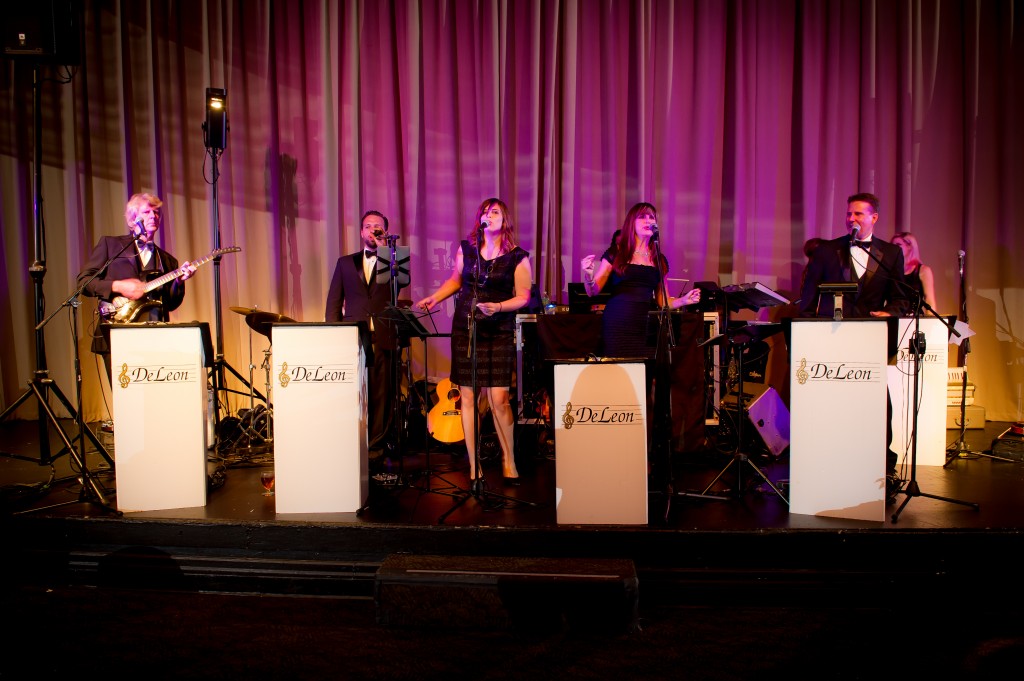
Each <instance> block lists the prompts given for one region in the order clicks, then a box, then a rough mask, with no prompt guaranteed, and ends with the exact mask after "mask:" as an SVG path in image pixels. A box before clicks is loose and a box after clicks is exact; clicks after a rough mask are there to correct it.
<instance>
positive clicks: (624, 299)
mask: <svg viewBox="0 0 1024 681" xmlns="http://www.w3.org/2000/svg"><path fill="white" fill-rule="evenodd" d="M601 257H602V258H604V259H605V260H606V261H608V263H609V264H611V263H612V262H613V261H614V259H615V256H614V253H613V252H612V251H611V250H607V251H605V253H604V255H603V256H601ZM660 280H661V276H660V275H659V273H658V268H656V267H653V266H651V265H633V264H629V265H626V271H625V272H624V273H623V274H619V273H618V272H616V271H615V270H614V269H613V270H612V272H611V274H610V275H609V276H608V281H607V282H605V285H604V288H603V289H602V293H607V294H609V297H608V302H607V303H606V304H605V306H604V313H603V315H602V319H601V337H602V342H603V350H602V354H603V355H604V356H605V357H643V358H645V359H647V358H650V357H652V356H653V354H654V347H653V345H652V344H650V343H649V341H648V321H649V319H650V314H649V313H650V311H651V304H652V302H653V300H654V292H655V291H656V290H657V288H658V282H659V281H660Z"/></svg>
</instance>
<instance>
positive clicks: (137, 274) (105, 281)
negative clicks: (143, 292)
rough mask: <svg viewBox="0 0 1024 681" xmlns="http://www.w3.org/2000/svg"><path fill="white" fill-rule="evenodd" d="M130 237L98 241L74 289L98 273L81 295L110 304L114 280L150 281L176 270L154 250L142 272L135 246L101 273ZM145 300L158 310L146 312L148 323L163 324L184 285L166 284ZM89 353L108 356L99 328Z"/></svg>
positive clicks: (178, 282)
mask: <svg viewBox="0 0 1024 681" xmlns="http://www.w3.org/2000/svg"><path fill="white" fill-rule="evenodd" d="M131 240H132V236H131V235H130V234H125V235H123V236H105V237H101V238H100V240H99V242H98V243H97V244H96V246H95V248H93V249H92V253H90V254H89V259H88V260H87V261H86V263H85V267H84V268H83V269H82V271H81V272H80V273H79V275H78V286H81V285H82V284H83V283H84V282H85V281H86V280H87V279H88V278H89V277H91V276H92V275H93V274H96V273H97V272H99V276H98V277H96V278H95V279H93V280H92V281H91V282H89V284H88V285H87V286H86V287H85V294H86V295H88V296H93V297H96V298H99V299H101V300H105V301H107V302H110V301H111V300H113V299H114V298H115V297H117V296H118V294H117V293H114V291H113V289H112V288H111V287H112V286H113V285H114V282H115V281H117V280H118V279H141V280H143V281H146V280H147V279H153V278H155V277H156V276H158V275H161V274H166V273H167V272H170V271H172V270H176V269H178V261H177V260H176V259H175V258H174V256H172V255H171V254H170V253H168V252H167V251H165V250H164V249H162V248H160V247H159V246H156V245H155V244H154V246H155V248H154V251H153V258H152V259H151V260H150V261H149V266H148V267H146V268H143V265H142V258H141V257H140V256H139V250H138V248H136V247H135V246H129V247H128V248H127V250H125V251H124V253H122V254H121V255H119V256H118V257H117V258H116V259H115V260H114V261H113V262H111V263H110V265H109V266H107V268H106V269H101V268H102V267H103V265H104V264H106V262H107V261H108V260H110V258H112V257H113V256H114V255H115V254H117V252H118V251H120V250H121V249H122V248H124V246H125V244H128V243H129V242H131ZM149 298H150V299H152V300H159V301H160V306H159V307H156V308H153V309H151V310H150V311H149V316H148V318H147V319H148V320H149V321H154V322H166V321H168V320H169V318H170V317H169V313H170V312H172V311H174V310H176V309H178V307H179V306H180V305H181V301H182V300H184V298H185V282H183V281H182V280H181V279H175V280H173V281H170V282H168V283H166V284H164V285H163V286H161V287H160V288H158V289H156V290H154V291H150V293H149ZM92 351H93V352H100V353H105V352H110V346H109V343H108V341H107V339H106V335H105V334H103V333H102V332H101V325H100V324H97V325H96V329H95V330H94V331H93V337H92Z"/></svg>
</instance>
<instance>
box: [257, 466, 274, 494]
mask: <svg viewBox="0 0 1024 681" xmlns="http://www.w3.org/2000/svg"><path fill="white" fill-rule="evenodd" d="M260 484H261V485H263V489H264V490H266V491H265V492H263V496H265V497H272V496H274V471H272V470H269V471H260Z"/></svg>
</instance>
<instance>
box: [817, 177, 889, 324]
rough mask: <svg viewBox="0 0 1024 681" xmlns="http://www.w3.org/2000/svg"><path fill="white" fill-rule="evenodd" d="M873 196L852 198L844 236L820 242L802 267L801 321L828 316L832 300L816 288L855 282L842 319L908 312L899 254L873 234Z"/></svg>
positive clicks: (875, 203) (875, 208) (845, 299)
mask: <svg viewBox="0 0 1024 681" xmlns="http://www.w3.org/2000/svg"><path fill="white" fill-rule="evenodd" d="M876 222H878V197H876V196H875V195H874V194H867V193H864V194H854V195H853V196H851V197H850V198H848V199H847V209H846V228H847V230H848V231H849V232H850V234H849V235H848V236H841V237H839V238H838V239H832V240H831V241H825V242H823V243H821V244H820V245H819V246H818V247H817V248H816V249H815V250H814V252H813V253H811V256H810V260H809V261H808V263H807V270H806V273H805V276H804V280H803V286H802V287H801V290H800V316H801V317H816V316H817V317H831V316H832V313H833V301H832V296H830V295H826V296H820V295H819V293H818V285H819V284H824V283H837V282H844V281H853V282H857V294H856V295H855V296H844V297H843V317H844V318H845V317H890V316H895V317H898V316H900V315H902V314H903V313H904V312H905V311H906V308H907V299H906V294H905V292H904V290H905V289H904V286H903V251H902V250H901V249H900V247H899V246H896V245H895V244H891V243H889V242H887V241H882V240H881V239H879V238H878V237H876V236H875V235H874V227H875V223H876Z"/></svg>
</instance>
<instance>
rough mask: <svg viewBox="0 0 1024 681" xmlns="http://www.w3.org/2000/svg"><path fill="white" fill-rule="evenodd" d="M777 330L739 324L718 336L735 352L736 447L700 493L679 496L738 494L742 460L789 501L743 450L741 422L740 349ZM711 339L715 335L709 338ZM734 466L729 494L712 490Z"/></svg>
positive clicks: (743, 397) (741, 484) (743, 413)
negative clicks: (731, 488)
mask: <svg viewBox="0 0 1024 681" xmlns="http://www.w3.org/2000/svg"><path fill="white" fill-rule="evenodd" d="M778 330H781V325H777V324H774V325H755V326H754V327H753V328H751V326H750V325H747V326H742V327H739V328H737V329H734V330H727V331H726V333H725V334H724V335H723V336H722V337H724V338H727V339H728V340H729V343H730V345H731V346H732V348H733V352H734V353H735V354H736V357H737V359H736V365H737V373H738V374H739V381H738V383H737V390H736V449H735V451H734V452H733V454H732V457H731V458H730V459H729V463H727V464H726V465H725V467H724V468H723V469H722V470H721V471H719V472H718V475H716V476H715V477H714V479H713V480H712V481H711V482H710V483H709V484H708V486H707V487H705V488H704V490H703V491H702V492H700V493H693V492H679V495H680V496H686V497H696V498H701V499H715V500H718V501H727V500H729V499H731V498H734V497H735V498H739V497H742V496H743V495H744V493H745V492H746V485H745V484H744V481H743V467H744V464H745V465H748V466H750V467H751V468H753V469H754V472H755V473H757V475H758V476H759V477H760V478H761V480H763V481H764V482H765V484H767V485H768V487H769V488H771V490H772V491H773V492H774V493H775V494H776V495H777V496H778V497H779V498H780V499H782V500H783V501H784V502H786V505H787V506H788V505H789V500H788V499H787V498H786V496H785V495H784V494H783V493H782V492H781V491H780V490H779V488H778V487H776V486H775V483H773V482H772V481H771V480H770V479H769V478H768V476H767V475H765V473H764V471H762V470H761V468H760V467H758V465H757V464H756V463H754V461H753V460H752V459H751V456H750V454H748V453H746V452H744V451H743V447H744V443H743V422H744V421H746V420H747V418H748V415H749V412H748V410H747V395H746V392H745V391H744V389H743V353H744V351H745V349H746V346H747V344H748V343H750V342H751V341H753V340H760V339H762V338H766V337H767V336H770V335H772V334H773V333H775V332H776V331H778ZM711 340H712V342H714V341H715V340H719V339H711ZM709 344H710V343H709V342H708V341H705V343H704V344H703V345H709ZM733 466H736V484H735V486H734V487H733V494H732V495H725V494H714V493H712V492H711V490H712V489H713V488H714V487H715V485H716V484H717V483H718V481H719V480H721V479H722V477H723V476H724V475H725V474H726V473H727V472H728V471H729V469H730V468H732V467H733Z"/></svg>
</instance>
